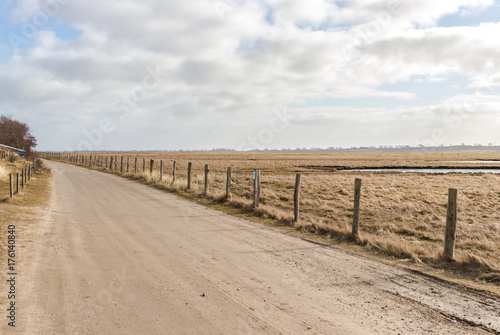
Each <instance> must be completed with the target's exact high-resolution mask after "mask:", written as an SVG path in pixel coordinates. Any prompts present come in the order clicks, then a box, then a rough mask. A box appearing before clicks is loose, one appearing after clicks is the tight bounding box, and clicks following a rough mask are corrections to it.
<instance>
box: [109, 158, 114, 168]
mask: <svg viewBox="0 0 500 335" xmlns="http://www.w3.org/2000/svg"><path fill="white" fill-rule="evenodd" d="M109 162H110V163H109V169H110V170H113V156H111V157H109Z"/></svg>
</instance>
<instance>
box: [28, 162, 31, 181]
mask: <svg viewBox="0 0 500 335" xmlns="http://www.w3.org/2000/svg"><path fill="white" fill-rule="evenodd" d="M30 180H31V165H30V166H28V181H30Z"/></svg>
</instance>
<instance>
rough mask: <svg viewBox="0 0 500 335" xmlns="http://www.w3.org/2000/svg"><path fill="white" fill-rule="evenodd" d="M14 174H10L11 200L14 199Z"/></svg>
mask: <svg viewBox="0 0 500 335" xmlns="http://www.w3.org/2000/svg"><path fill="white" fill-rule="evenodd" d="M12 179H13V178H12V173H11V174H9V184H10V189H9V190H10V198H11V199H12V198H13V197H14V181H13V180H12Z"/></svg>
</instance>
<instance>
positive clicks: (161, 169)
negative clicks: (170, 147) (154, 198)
mask: <svg viewBox="0 0 500 335" xmlns="http://www.w3.org/2000/svg"><path fill="white" fill-rule="evenodd" d="M162 180H163V160H162V159H160V181H162Z"/></svg>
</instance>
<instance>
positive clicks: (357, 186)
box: [352, 178, 361, 236]
mask: <svg viewBox="0 0 500 335" xmlns="http://www.w3.org/2000/svg"><path fill="white" fill-rule="evenodd" d="M360 200H361V179H359V178H356V180H355V181H354V212H353V215H352V235H353V236H359V214H360V207H359V204H360Z"/></svg>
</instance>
